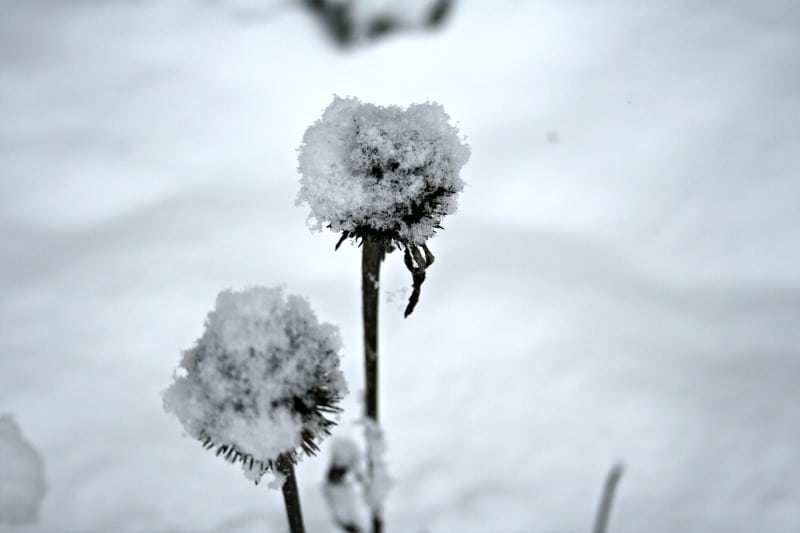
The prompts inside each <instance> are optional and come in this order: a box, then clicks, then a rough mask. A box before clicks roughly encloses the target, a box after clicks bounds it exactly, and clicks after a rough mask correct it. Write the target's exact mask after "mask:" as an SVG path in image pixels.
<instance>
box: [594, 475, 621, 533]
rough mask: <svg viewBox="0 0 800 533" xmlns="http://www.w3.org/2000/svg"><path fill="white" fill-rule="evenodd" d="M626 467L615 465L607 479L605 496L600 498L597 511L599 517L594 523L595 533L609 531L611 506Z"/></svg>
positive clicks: (604, 488) (604, 490) (604, 489)
mask: <svg viewBox="0 0 800 533" xmlns="http://www.w3.org/2000/svg"><path fill="white" fill-rule="evenodd" d="M623 470H624V467H623V466H622V464H621V463H617V464H615V465H614V468H612V469H611V471H610V472H609V473H608V477H606V484H605V486H604V487H603V496H602V497H601V498H600V507H599V508H598V509H597V516H596V517H595V521H594V528H593V529H592V531H593V533H606V531H607V529H608V519H609V518H610V516H611V505H612V504H613V503H614V492H615V491H616V490H617V484H618V483H619V480H620V478H621V477H622V472H623Z"/></svg>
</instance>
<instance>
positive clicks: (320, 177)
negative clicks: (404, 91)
mask: <svg viewBox="0 0 800 533" xmlns="http://www.w3.org/2000/svg"><path fill="white" fill-rule="evenodd" d="M469 156H470V150H469V147H468V146H467V144H466V143H465V142H464V141H463V139H462V138H461V137H460V135H459V131H458V128H456V127H455V126H453V125H451V124H450V117H449V116H448V115H447V113H445V111H444V108H443V107H442V106H441V105H439V104H437V103H432V102H426V103H422V104H413V105H410V106H408V107H407V108H401V107H397V106H388V107H381V106H376V105H373V104H369V103H363V102H361V101H359V100H358V99H356V98H339V97H334V100H333V102H332V103H331V104H330V105H329V106H328V108H327V109H326V110H325V111H324V113H323V115H322V118H320V119H319V120H317V121H316V122H315V123H314V124H313V125H312V126H310V127H309V128H308V129H307V130H306V133H305V135H304V137H303V144H302V145H301V147H300V155H299V171H300V174H301V178H300V186H301V187H300V192H299V193H298V196H297V203H298V204H300V203H307V204H308V205H309V207H310V208H311V213H310V216H309V219H310V220H311V222H312V225H311V227H312V229H315V230H319V229H321V228H322V227H323V226H327V227H329V228H330V229H331V230H333V231H335V232H337V233H341V234H342V235H343V236H345V238H347V237H352V238H356V239H364V238H372V239H374V240H381V241H385V242H397V243H407V244H411V245H416V246H419V245H421V244H423V243H424V242H425V241H426V240H428V239H429V238H430V237H432V236H433V235H434V233H435V232H436V229H438V228H439V227H440V223H441V220H442V218H443V217H444V216H445V215H448V214H451V213H454V212H455V210H456V198H457V196H458V193H459V192H460V191H461V190H462V189H463V188H464V182H463V181H462V180H461V177H460V175H459V173H460V171H461V167H463V166H464V164H465V163H466V162H467V160H468V159H469Z"/></svg>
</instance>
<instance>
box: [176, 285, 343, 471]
mask: <svg viewBox="0 0 800 533" xmlns="http://www.w3.org/2000/svg"><path fill="white" fill-rule="evenodd" d="M340 348H341V340H340V338H339V332H338V329H337V328H336V327H334V326H332V325H331V324H320V323H318V321H317V317H316V315H315V314H314V312H313V311H312V310H311V307H310V306H309V304H308V302H307V301H306V300H305V299H304V298H302V297H299V296H294V295H289V296H288V297H284V295H283V291H282V289H281V288H279V287H276V288H265V287H254V288H250V289H247V290H244V291H241V292H234V291H230V290H226V291H223V292H221V293H220V294H219V296H217V302H216V307H215V309H214V310H213V311H211V312H210V313H209V314H208V317H207V319H206V323H205V332H204V333H203V336H202V337H201V338H200V339H198V341H197V342H196V344H195V346H194V347H193V348H191V349H189V350H186V351H185V352H184V353H183V359H182V361H181V364H180V368H179V370H178V372H177V373H176V376H175V381H174V383H173V384H172V385H171V386H170V387H169V388H168V389H167V390H166V391H165V392H164V408H165V410H166V411H167V412H169V413H172V414H174V415H175V416H177V417H178V419H179V420H180V422H181V423H182V424H183V426H184V428H185V429H186V432H187V433H188V434H189V435H191V436H192V437H194V438H196V439H198V440H200V441H201V442H202V443H203V445H204V446H205V447H206V448H207V449H212V448H216V452H217V455H222V456H223V457H224V458H225V459H227V460H228V461H230V462H241V463H242V468H243V469H244V471H245V475H246V476H247V477H248V478H250V479H253V480H254V481H256V482H258V481H259V480H260V479H261V477H262V476H263V475H264V473H266V472H267V471H268V470H271V469H272V470H274V468H275V466H276V462H277V461H278V458H279V457H283V458H284V459H287V460H289V461H292V462H296V461H297V458H298V449H301V450H302V451H304V452H305V453H307V454H313V453H314V452H315V451H317V450H318V449H319V448H318V442H319V440H321V439H322V438H323V437H324V436H325V435H328V434H329V433H330V428H331V426H333V424H334V422H333V421H332V420H330V419H329V418H327V417H326V416H325V415H326V414H327V415H329V414H338V412H339V408H338V407H337V406H336V404H337V402H338V401H339V400H340V399H341V398H342V397H343V396H344V395H345V394H346V393H347V385H346V384H345V380H344V376H343V374H342V372H341V371H340V369H339V355H338V352H339V349H340Z"/></svg>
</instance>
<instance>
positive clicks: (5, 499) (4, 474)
mask: <svg viewBox="0 0 800 533" xmlns="http://www.w3.org/2000/svg"><path fill="white" fill-rule="evenodd" d="M46 491H47V483H46V482H45V479H44V461H43V460H42V456H41V455H40V454H39V452H37V451H36V449H35V448H34V447H33V446H32V445H31V443H29V442H28V441H27V439H25V437H24V436H23V435H22V432H21V431H20V430H19V427H18V426H17V423H16V422H15V421H14V418H13V417H11V416H10V415H3V416H0V523H4V524H11V525H20V524H29V523H32V522H35V521H36V519H37V517H38V515H39V506H40V505H41V503H42V499H43V498H44V494H45V492H46Z"/></svg>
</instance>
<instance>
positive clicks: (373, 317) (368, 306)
mask: <svg viewBox="0 0 800 533" xmlns="http://www.w3.org/2000/svg"><path fill="white" fill-rule="evenodd" d="M385 255H386V244H385V243H384V242H383V241H380V240H375V239H370V238H365V239H364V241H363V244H362V256H361V296H362V310H363V316H364V372H365V375H366V388H367V392H366V415H367V418H369V419H370V420H373V421H374V422H375V423H376V424H377V423H378V295H379V288H378V284H379V283H380V276H381V262H382V261H383V258H384V256H385ZM367 446H370V443H369V442H367ZM367 457H368V458H369V459H368V462H367V476H368V477H369V480H370V481H372V480H373V472H374V465H373V464H372V459H371V457H372V453H371V450H369V449H368V450H367ZM382 530H383V518H382V517H381V513H380V511H375V510H373V513H372V533H380V532H381V531H382Z"/></svg>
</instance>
